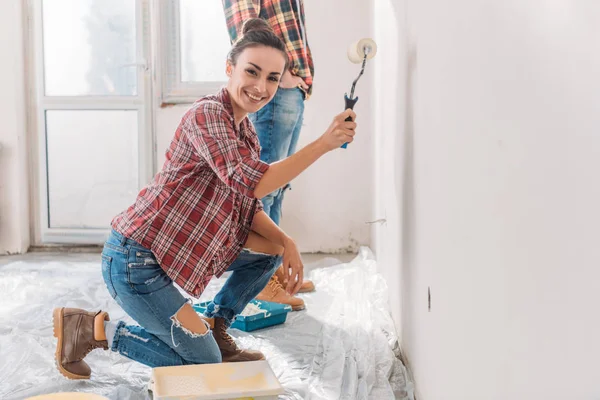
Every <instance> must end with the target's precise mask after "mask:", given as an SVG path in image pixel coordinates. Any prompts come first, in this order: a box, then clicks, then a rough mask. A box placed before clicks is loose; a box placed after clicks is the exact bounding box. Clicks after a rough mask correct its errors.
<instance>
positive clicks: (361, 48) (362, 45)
mask: <svg viewBox="0 0 600 400" xmlns="http://www.w3.org/2000/svg"><path fill="white" fill-rule="evenodd" d="M375 54H377V43H375V41H374V40H373V39H369V38H365V39H360V40H359V41H358V42H354V43H352V44H351V45H350V47H348V60H350V62H352V63H354V64H360V63H362V67H361V69H360V73H359V74H358V76H357V77H356V79H355V80H354V82H352V89H351V90H350V97H348V93H345V94H344V101H345V103H346V107H345V108H344V110H347V109H349V108H350V109H354V105H355V104H356V102H357V101H358V96H357V97H354V89H355V88H356V82H358V80H359V79H360V77H361V76H362V74H363V73H364V72H365V65H366V64H367V60H370V59H371V58H373V57H375ZM346 121H352V118H350V117H348V118H347V119H346ZM346 147H348V143H344V144H343V145H342V148H343V149H345V148H346Z"/></svg>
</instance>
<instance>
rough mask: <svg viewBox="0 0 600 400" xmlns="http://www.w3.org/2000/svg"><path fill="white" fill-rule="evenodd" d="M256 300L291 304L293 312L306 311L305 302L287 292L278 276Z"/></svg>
mask: <svg viewBox="0 0 600 400" xmlns="http://www.w3.org/2000/svg"><path fill="white" fill-rule="evenodd" d="M256 300H263V301H270V302H273V303H280V304H289V305H290V306H292V310H293V311H300V310H304V300H302V299H299V298H298V297H294V296H292V295H291V294H289V293H288V292H286V291H285V289H284V288H283V286H282V285H281V283H279V279H278V278H277V276H276V275H273V276H272V277H271V279H270V280H269V283H267V286H265V288H264V289H263V290H262V292H260V293H259V294H258V296H256Z"/></svg>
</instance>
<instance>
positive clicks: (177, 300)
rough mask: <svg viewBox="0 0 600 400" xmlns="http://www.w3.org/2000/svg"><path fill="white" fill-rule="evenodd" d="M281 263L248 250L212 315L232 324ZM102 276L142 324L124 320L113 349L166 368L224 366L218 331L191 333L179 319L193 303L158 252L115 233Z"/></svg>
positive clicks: (109, 242)
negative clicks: (170, 275) (178, 315)
mask: <svg viewBox="0 0 600 400" xmlns="http://www.w3.org/2000/svg"><path fill="white" fill-rule="evenodd" d="M280 261H281V259H280V257H279V256H271V255H266V254H259V253H253V252H249V251H248V250H244V251H242V253H241V254H240V255H239V256H238V258H237V259H236V260H235V261H234V262H233V264H231V266H230V267H229V269H228V270H229V271H232V272H233V273H232V274H231V276H230V277H229V278H228V279H227V282H226V283H225V285H224V286H223V288H222V289H221V291H220V292H219V293H218V294H217V295H216V296H215V299H214V303H211V304H210V305H209V310H210V311H211V316H219V317H223V318H225V319H226V320H227V321H228V323H229V324H231V321H232V320H233V318H234V317H235V316H236V315H237V314H239V313H240V312H242V310H243V309H244V308H245V307H246V305H247V304H248V302H249V301H250V300H252V299H253V298H254V297H255V296H256V295H257V294H258V293H259V292H260V291H261V290H262V289H263V288H264V287H265V286H266V285H267V283H268V281H269V279H270V277H271V275H273V273H274V272H275V270H276V269H277V266H278V265H279V263H280ZM102 276H103V277H104V281H105V283H106V287H107V288H108V291H109V292H110V295H111V296H112V297H113V299H115V301H116V302H117V303H118V304H119V305H120V306H121V308H123V310H124V311H125V312H126V313H127V314H129V316H130V317H131V318H133V319H134V320H135V321H136V322H137V323H138V324H139V326H137V325H127V324H125V322H123V321H119V322H118V325H117V329H116V333H115V336H114V338H113V341H112V347H111V350H112V351H115V352H118V353H120V354H121V355H124V356H125V357H128V358H130V359H132V360H135V361H138V362H141V363H142V364H145V365H148V366H150V367H152V368H154V367H166V366H173V365H186V364H207V363H219V362H221V352H220V350H219V347H218V346H217V343H216V341H215V338H214V337H213V333H212V332H211V331H210V330H208V331H207V332H206V333H205V334H203V335H200V334H195V333H193V332H191V331H189V330H186V329H185V328H184V327H183V326H182V325H181V324H180V323H179V321H178V320H177V318H176V317H175V315H176V314H177V312H178V311H179V309H180V308H181V307H183V306H184V305H185V303H186V302H188V300H187V299H186V298H185V297H184V296H183V295H182V294H181V292H180V291H179V290H178V289H177V288H176V287H175V285H174V284H173V281H172V280H171V279H170V278H169V277H168V276H167V274H166V273H165V272H164V271H163V269H162V268H161V267H160V265H159V264H158V262H157V261H156V258H155V257H154V255H153V254H152V252H151V251H150V250H148V249H146V248H144V247H143V246H142V245H140V244H139V243H137V242H135V241H133V240H131V239H128V238H125V237H124V236H122V235H121V234H119V233H118V232H115V231H112V232H111V234H110V236H109V237H108V239H107V241H106V243H105V244H104V250H103V251H102Z"/></svg>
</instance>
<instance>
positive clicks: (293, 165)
mask: <svg viewBox="0 0 600 400" xmlns="http://www.w3.org/2000/svg"><path fill="white" fill-rule="evenodd" d="M348 117H351V118H352V121H345V120H346V118H348ZM355 119H356V114H355V113H354V111H352V110H350V109H348V110H346V111H344V112H343V113H341V114H339V115H338V116H336V117H335V118H334V119H333V122H332V123H331V125H330V126H329V128H328V129H327V131H326V132H325V133H324V134H323V135H322V136H321V137H320V138H318V139H317V140H315V141H314V142H312V143H311V144H309V145H308V146H306V147H304V148H303V149H302V150H300V151H298V152H297V153H295V154H293V155H291V156H290V157H288V158H285V159H283V160H281V161H278V162H275V163H273V164H270V165H269V169H268V170H267V171H266V172H265V173H264V175H263V176H262V178H261V179H260V181H259V182H258V184H257V185H256V188H255V189H254V195H255V196H256V197H258V198H262V197H264V196H266V195H267V194H269V193H271V192H273V191H275V190H277V189H279V188H280V187H283V186H285V185H286V184H287V183H289V182H290V181H291V180H292V179H294V178H295V177H297V176H298V175H300V173H301V172H302V171H304V170H305V169H307V168H308V167H309V166H311V165H312V164H313V163H314V162H315V161H317V160H318V159H319V158H320V157H321V156H323V155H324V154H325V153H327V152H329V151H331V150H334V149H337V148H339V147H340V146H342V145H343V144H344V143H350V142H352V140H354V134H355V132H354V129H355V128H356V123H355V122H353V121H354V120H355Z"/></svg>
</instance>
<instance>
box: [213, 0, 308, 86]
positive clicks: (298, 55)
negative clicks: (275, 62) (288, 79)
mask: <svg viewBox="0 0 600 400" xmlns="http://www.w3.org/2000/svg"><path fill="white" fill-rule="evenodd" d="M223 8H224V10H225V20H226V22H227V29H228V31H229V37H230V38H231V41H232V42H235V41H236V40H237V38H238V36H239V35H241V32H242V26H243V24H244V21H246V20H247V19H249V18H262V19H264V20H266V21H267V22H268V23H269V25H270V26H271V28H272V29H273V31H274V32H275V34H276V35H278V36H279V37H280V38H281V39H282V40H283V42H284V43H285V45H286V47H287V51H288V56H289V59H290V72H291V73H292V75H296V76H299V77H301V78H302V79H303V80H304V82H305V83H306V85H307V86H308V87H309V89H308V93H307V95H310V94H311V93H312V85H313V76H314V74H315V68H314V65H313V59H312V55H311V53H310V48H309V47H308V42H307V40H306V25H305V22H304V21H305V17H304V3H303V1H302V0H223Z"/></svg>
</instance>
